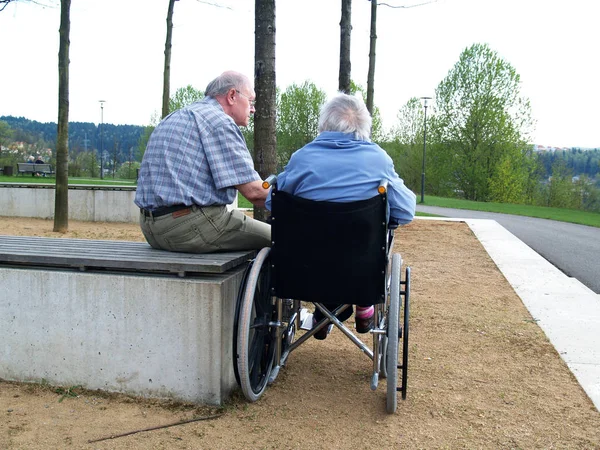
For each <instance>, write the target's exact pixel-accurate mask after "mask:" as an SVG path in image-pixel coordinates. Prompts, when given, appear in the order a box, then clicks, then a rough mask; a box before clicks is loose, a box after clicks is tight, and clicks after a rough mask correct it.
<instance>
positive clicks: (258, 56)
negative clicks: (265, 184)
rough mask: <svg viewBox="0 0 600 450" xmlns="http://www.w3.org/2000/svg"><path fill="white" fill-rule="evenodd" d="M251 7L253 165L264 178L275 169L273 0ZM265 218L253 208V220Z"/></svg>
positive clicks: (264, 213) (259, 0)
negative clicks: (252, 37) (252, 29)
mask: <svg viewBox="0 0 600 450" xmlns="http://www.w3.org/2000/svg"><path fill="white" fill-rule="evenodd" d="M254 8H255V12H254V20H255V24H254V27H255V33H254V35H255V38H254V89H255V91H256V112H255V113H254V167H255V168H256V170H257V172H258V173H259V174H260V176H261V177H262V178H263V179H264V178H266V177H267V176H269V175H270V174H272V173H275V171H276V170H277V137H276V128H275V116H276V114H275V102H276V95H277V87H276V84H275V0H255V5H254ZM266 217H267V213H266V211H265V209H264V208H258V207H256V206H255V207H254V218H255V219H257V220H263V221H264V220H265V219H266Z"/></svg>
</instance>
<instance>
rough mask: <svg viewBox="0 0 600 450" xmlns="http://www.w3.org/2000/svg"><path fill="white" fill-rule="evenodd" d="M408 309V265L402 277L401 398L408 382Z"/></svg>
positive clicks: (404, 394)
mask: <svg viewBox="0 0 600 450" xmlns="http://www.w3.org/2000/svg"><path fill="white" fill-rule="evenodd" d="M409 311H410V267H407V268H406V278H405V279H404V332H403V334H402V387H401V391H402V400H406V387H407V385H408V384H407V383H408V317H409Z"/></svg>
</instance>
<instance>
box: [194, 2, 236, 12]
mask: <svg viewBox="0 0 600 450" xmlns="http://www.w3.org/2000/svg"><path fill="white" fill-rule="evenodd" d="M196 1H197V2H198V3H204V4H205V5H210V6H216V7H217V8H225V9H230V10H232V11H233V8H231V7H229V6H225V5H219V4H218V3H210V2H203V1H202V0H196Z"/></svg>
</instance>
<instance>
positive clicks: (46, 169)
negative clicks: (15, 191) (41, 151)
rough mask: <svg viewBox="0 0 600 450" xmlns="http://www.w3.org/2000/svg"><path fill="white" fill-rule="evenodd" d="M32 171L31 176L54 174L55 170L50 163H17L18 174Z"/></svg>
mask: <svg viewBox="0 0 600 450" xmlns="http://www.w3.org/2000/svg"><path fill="white" fill-rule="evenodd" d="M26 173H30V174H31V176H34V175H35V174H40V175H43V176H46V175H52V174H53V173H54V171H53V170H52V166H51V165H50V164H46V163H43V164H34V163H17V175H18V174H26Z"/></svg>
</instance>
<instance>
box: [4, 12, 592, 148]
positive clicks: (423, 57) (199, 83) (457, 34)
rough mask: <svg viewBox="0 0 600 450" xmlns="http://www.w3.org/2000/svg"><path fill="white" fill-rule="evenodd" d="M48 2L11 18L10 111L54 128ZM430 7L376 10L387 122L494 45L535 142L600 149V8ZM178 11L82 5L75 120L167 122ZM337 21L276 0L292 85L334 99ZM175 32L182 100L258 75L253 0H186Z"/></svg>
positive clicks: (364, 51) (174, 82) (73, 72)
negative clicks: (169, 24) (224, 75)
mask: <svg viewBox="0 0 600 450" xmlns="http://www.w3.org/2000/svg"><path fill="white" fill-rule="evenodd" d="M37 2H38V4H34V3H28V2H13V3H11V4H9V5H8V6H7V7H6V9H5V10H4V11H2V12H0V42H2V53H1V54H2V58H1V62H0V116H2V115H7V116H8V115H10V116H23V117H26V118H28V119H31V120H37V121H40V122H56V121H57V117H58V69H57V64H58V45H59V34H58V28H59V25H60V8H59V7H58V0H37ZM426 2H428V0H414V1H409V0H380V2H379V7H378V14H377V47H376V55H377V64H376V69H375V95H374V99H375V105H376V106H378V107H379V109H380V111H381V114H382V122H383V125H384V127H386V128H390V127H391V126H393V125H394V124H395V123H396V121H397V118H396V116H397V113H398V110H399V109H400V108H401V107H402V106H403V105H404V104H405V103H406V102H407V101H408V100H409V99H410V98H412V97H424V96H427V97H434V96H435V88H436V87H437V85H438V84H439V83H440V82H441V81H442V80H443V79H444V77H445V76H446V75H447V74H448V71H450V70H451V69H452V67H453V66H454V64H456V62H457V61H458V59H459V57H460V54H461V52H462V51H463V50H464V49H466V48H467V47H470V46H471V45H473V44H475V43H487V44H488V45H489V46H490V48H491V49H492V50H494V51H496V52H497V53H498V54H499V56H500V57H502V58H503V59H505V60H506V61H507V62H509V63H510V64H511V65H512V66H513V67H514V68H515V70H516V72H517V73H518V74H519V75H520V77H521V94H522V95H523V96H525V97H527V98H529V100H530V102H531V108H532V115H533V118H534V120H535V122H536V126H535V130H534V132H533V133H532V136H531V143H533V144H538V145H544V146H554V147H600V127H599V126H598V125H599V122H600V120H599V119H600V114H599V113H598V108H599V106H600V88H599V85H600V83H599V81H600V80H599V77H598V74H600V58H599V56H598V55H600V48H599V47H600V45H599V44H600V34H599V33H598V28H597V27H598V22H597V17H598V16H597V9H596V7H595V6H594V4H595V3H596V1H595V0H569V1H564V0H561V1H558V0H437V1H433V2H430V3H426ZM39 3H45V4H47V5H48V4H50V5H52V4H54V5H55V6H54V7H44V6H40V5H39ZM352 3H353V4H352V26H353V29H352V38H351V39H352V45H351V61H352V79H353V80H354V81H355V82H357V83H358V84H360V85H362V86H364V87H365V88H366V84H367V71H368V57H369V27H370V10H371V4H370V2H369V0H354V1H353V2H352ZM384 3H386V4H389V5H393V6H403V8H390V7H387V6H385V5H384ZM422 3H426V4H422ZM419 4H421V5H420V6H419ZM167 7H168V1H167V0H73V1H72V3H71V35H70V42H71V46H70V61H71V63H70V66H69V72H70V73H69V75H70V86H69V94H70V109H69V111H70V112H69V120H70V121H72V122H93V123H100V122H101V121H104V123H113V124H132V125H148V124H150V123H151V122H152V120H153V119H154V118H156V116H157V114H158V112H159V111H160V109H161V104H162V82H163V65H164V45H165V37H166V14H167ZM340 14H341V1H340V0H302V1H297V0H296V1H293V0H277V1H276V77H277V85H278V86H279V87H280V88H281V89H285V88H286V87H288V86H290V85H291V84H292V83H296V84H301V83H303V82H304V81H306V80H309V81H312V82H314V83H315V84H316V85H317V87H319V88H320V89H322V90H324V91H325V92H326V93H327V95H329V96H330V95H333V94H334V93H335V92H336V90H337V87H338V71H339V38H340V28H339V22H340ZM173 24H174V27H173V48H172V56H171V93H174V92H175V91H176V90H177V88H180V87H184V86H187V85H188V84H191V85H192V86H194V87H195V88H196V89H199V90H202V91H203V90H204V89H205V87H206V85H207V84H208V82H209V81H210V80H212V79H213V78H215V77H216V76H217V75H219V74H220V73H221V72H223V71H225V70H230V69H231V70H238V71H240V72H243V73H245V74H247V75H248V76H250V77H251V78H252V77H253V67H254V1H253V0H180V1H178V2H176V3H175V10H174V15H173ZM100 100H104V101H105V103H104V107H103V108H102V109H101V107H100V102H99V101H100Z"/></svg>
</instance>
